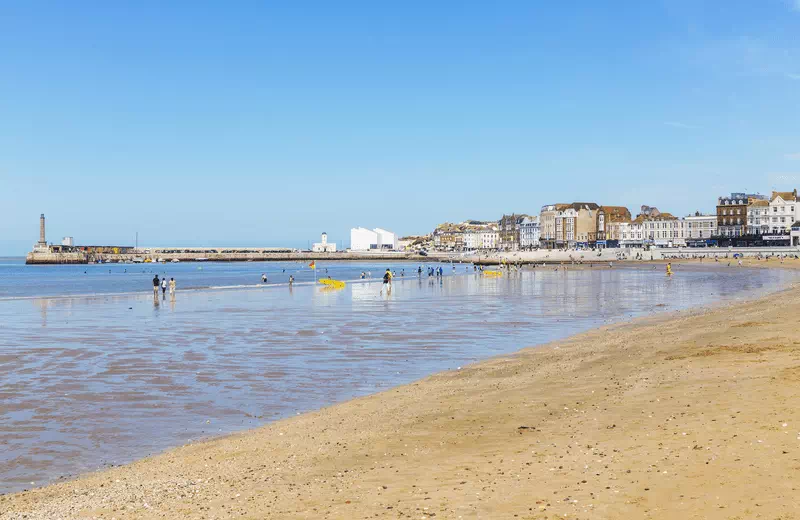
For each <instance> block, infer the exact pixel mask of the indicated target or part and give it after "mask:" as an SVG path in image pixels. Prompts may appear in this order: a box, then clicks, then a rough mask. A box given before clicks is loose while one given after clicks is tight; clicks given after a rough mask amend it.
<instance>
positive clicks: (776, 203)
mask: <svg viewBox="0 0 800 520" xmlns="http://www.w3.org/2000/svg"><path fill="white" fill-rule="evenodd" d="M797 208H798V205H797V190H794V191H773V192H772V196H771V197H770V199H769V232H770V234H773V235H781V234H789V233H790V232H791V228H792V224H794V223H795V221H797V220H800V218H798V217H800V215H798V214H797Z"/></svg>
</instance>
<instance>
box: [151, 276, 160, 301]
mask: <svg viewBox="0 0 800 520" xmlns="http://www.w3.org/2000/svg"><path fill="white" fill-rule="evenodd" d="M160 286H161V281H160V280H159V279H158V275H155V277H153V296H154V297H155V298H156V299H158V288H159V287H160Z"/></svg>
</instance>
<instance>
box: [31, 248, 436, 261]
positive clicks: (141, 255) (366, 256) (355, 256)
mask: <svg viewBox="0 0 800 520" xmlns="http://www.w3.org/2000/svg"><path fill="white" fill-rule="evenodd" d="M424 258H425V257H423V256H419V255H416V254H413V253H405V252H381V253H370V252H340V253H313V252H308V251H297V252H233V253H220V252H217V253H213V252H209V251H202V252H189V253H183V252H180V253H178V252H173V253H163V252H160V251H158V250H156V251H153V252H150V253H147V252H137V253H113V252H109V253H94V252H92V253H89V252H83V251H76V252H69V253H65V252H39V251H33V252H31V253H28V255H27V256H26V257H25V263H26V264H29V265H36V264H41V265H56V264H89V263H93V262H102V263H118V262H122V263H128V262H159V261H164V262H173V261H175V260H177V261H179V262H204V261H208V262H292V261H309V262H310V261H312V260H324V261H354V260H360V261H361V260H363V261H376V260H389V261H392V260H394V261H397V260H421V259H424Z"/></svg>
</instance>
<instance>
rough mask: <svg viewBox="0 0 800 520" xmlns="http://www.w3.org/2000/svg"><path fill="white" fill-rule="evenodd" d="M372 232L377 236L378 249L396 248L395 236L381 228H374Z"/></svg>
mask: <svg viewBox="0 0 800 520" xmlns="http://www.w3.org/2000/svg"><path fill="white" fill-rule="evenodd" d="M373 231H374V232H375V233H377V235H378V249H390V250H394V249H395V248H396V247H397V235H395V234H394V233H392V232H391V231H386V230H385V229H381V228H375V229H373Z"/></svg>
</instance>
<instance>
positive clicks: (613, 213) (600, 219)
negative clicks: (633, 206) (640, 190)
mask: <svg viewBox="0 0 800 520" xmlns="http://www.w3.org/2000/svg"><path fill="white" fill-rule="evenodd" d="M630 221H631V212H630V211H629V210H628V208H626V207H624V206H600V207H599V208H598V210H597V223H596V224H595V229H596V230H597V231H596V241H595V244H596V245H597V247H600V248H605V247H619V243H620V241H621V240H622V233H623V229H624V226H625V224H630Z"/></svg>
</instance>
